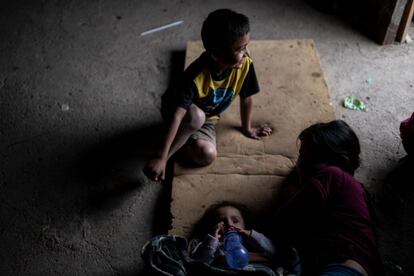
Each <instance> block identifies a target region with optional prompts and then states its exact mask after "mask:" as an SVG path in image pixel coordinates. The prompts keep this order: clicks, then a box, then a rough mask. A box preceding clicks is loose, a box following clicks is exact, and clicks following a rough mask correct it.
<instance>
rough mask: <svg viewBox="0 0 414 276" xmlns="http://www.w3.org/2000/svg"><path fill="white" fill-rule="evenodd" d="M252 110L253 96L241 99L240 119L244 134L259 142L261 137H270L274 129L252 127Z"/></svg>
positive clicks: (264, 126)
mask: <svg viewBox="0 0 414 276" xmlns="http://www.w3.org/2000/svg"><path fill="white" fill-rule="evenodd" d="M252 110H253V95H252V96H248V97H245V98H243V97H240V117H241V124H242V132H243V134H244V135H245V136H247V137H249V138H252V139H257V140H259V139H260V137H263V136H269V135H270V134H271V133H272V129H271V128H270V127H269V126H266V125H263V126H260V127H252Z"/></svg>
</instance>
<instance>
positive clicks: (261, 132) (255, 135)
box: [242, 125, 273, 140]
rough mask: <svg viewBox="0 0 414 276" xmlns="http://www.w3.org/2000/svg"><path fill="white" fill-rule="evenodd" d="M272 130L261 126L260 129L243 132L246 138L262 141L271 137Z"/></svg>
mask: <svg viewBox="0 0 414 276" xmlns="http://www.w3.org/2000/svg"><path fill="white" fill-rule="evenodd" d="M272 131H273V130H272V128H271V127H270V126H268V125H261V126H259V127H252V128H250V129H243V130H242V132H243V134H244V135H245V136H246V137H249V138H252V139H256V140H260V139H261V137H265V136H269V135H270V134H271V133H272Z"/></svg>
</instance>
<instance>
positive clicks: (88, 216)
mask: <svg viewBox="0 0 414 276" xmlns="http://www.w3.org/2000/svg"><path fill="white" fill-rule="evenodd" d="M24 2H27V3H24ZM222 7H228V8H232V9H234V10H236V11H238V12H242V13H244V14H246V15H248V16H249V17H250V19H251V30H252V39H303V38H310V39H313V40H314V41H315V43H316V46H317V49H318V51H319V54H320V58H321V63H322V67H323V69H324V71H325V77H326V79H327V83H328V86H329V89H330V91H331V95H332V103H333V106H334V108H335V113H336V116H337V118H341V119H344V120H346V121H347V122H348V123H349V124H350V125H351V126H352V127H353V128H354V129H355V131H356V132H357V134H358V135H359V137H360V140H361V145H362V166H361V168H360V169H359V170H358V172H357V175H356V176H357V178H358V179H359V180H361V181H362V182H363V183H364V184H365V185H366V187H367V188H368V190H369V191H370V192H371V193H372V195H373V198H374V200H375V201H374V202H375V204H376V205H375V206H376V209H377V214H378V225H379V237H380V249H381V254H382V256H383V259H384V261H385V263H386V265H387V267H388V270H389V275H414V263H413V262H412V261H411V258H412V256H413V254H414V252H413V251H414V234H413V233H414V221H413V212H414V209H413V205H414V202H413V200H412V196H411V194H408V195H406V197H405V200H404V201H396V200H393V199H389V198H388V197H387V196H388V195H389V193H388V192H387V193H385V196H384V193H383V192H382V191H383V190H384V189H383V186H384V185H383V182H384V179H385V177H386V175H387V174H388V173H389V172H390V171H391V170H392V169H393V167H395V166H396V164H397V163H398V160H399V159H400V158H401V157H403V156H404V155H405V152H404V149H403V148H402V145H401V142H400V138H399V123H400V121H401V120H403V119H405V118H407V117H409V116H410V115H411V113H412V112H413V111H414V70H413V68H414V43H411V44H400V45H397V44H396V45H390V46H379V45H377V44H375V43H374V42H373V41H372V40H370V39H369V38H367V37H366V36H365V35H364V34H362V33H360V32H359V31H358V30H356V29H354V28H352V27H351V26H350V25H349V24H347V23H346V22H343V21H341V20H340V19H337V18H335V17H333V16H331V15H329V14H325V13H322V12H320V11H318V10H315V9H314V8H312V7H310V6H309V5H307V4H306V3H305V2H303V1H299V0H289V1H281V0H280V1H265V0H263V1H248V0H240V1H218V0H213V1H200V0H193V1H184V0H182V1H178V0H171V1H167V0H152V1H98V0H97V1H76V0H73V1H51V0H43V1H32V2H29V1H14V2H13V4H12V5H7V4H0V156H1V157H0V158H1V162H0V260H1V261H0V274H1V275H137V274H140V273H142V269H143V267H144V265H143V262H142V260H141V257H140V249H141V247H142V245H143V244H144V242H145V241H147V240H148V239H149V238H150V237H151V236H152V235H153V234H155V233H160V232H162V230H163V229H164V228H163V225H162V223H160V222H164V221H167V220H166V218H167V216H166V206H168V198H169V195H168V192H169V191H168V187H163V186H162V185H161V184H157V183H151V182H149V181H147V180H146V179H145V178H144V176H143V174H142V172H141V169H142V167H143V164H144V163H145V161H146V160H147V159H148V156H149V154H150V153H151V150H152V148H153V147H154V145H155V144H156V143H155V141H156V140H157V138H158V134H157V133H158V131H159V128H158V126H159V125H160V123H161V116H160V114H159V108H160V103H161V99H160V96H161V95H162V93H163V92H164V90H165V89H166V87H167V86H168V83H169V82H170V81H171V76H172V75H174V73H175V71H176V70H177V69H176V68H180V67H182V66H183V62H184V60H183V59H184V55H183V53H184V51H185V47H186V42H187V41H188V40H197V39H200V28H201V24H202V22H203V20H204V18H205V17H206V15H207V14H208V13H209V12H211V11H213V10H214V9H217V8H222ZM178 20H183V21H184V22H183V24H181V25H179V26H176V27H174V28H171V29H168V30H164V31H161V32H157V33H153V34H150V35H147V36H140V33H141V32H143V31H146V30H149V29H151V28H153V27H156V26H159V25H163V24H167V23H170V22H175V21H178ZM410 33H411V35H412V37H414V33H413V31H412V29H411V31H410ZM348 95H353V96H355V97H357V98H359V99H362V100H363V101H365V103H366V105H367V108H368V111H366V112H363V111H353V110H349V109H345V108H343V107H342V101H343V99H344V98H345V97H346V96H348ZM412 182H413V181H412V180H411V184H414V183H412ZM386 203H387V204H386Z"/></svg>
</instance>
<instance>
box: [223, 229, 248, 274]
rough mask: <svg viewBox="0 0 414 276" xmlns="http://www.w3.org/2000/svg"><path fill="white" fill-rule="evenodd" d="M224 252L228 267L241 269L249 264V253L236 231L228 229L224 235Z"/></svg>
mask: <svg viewBox="0 0 414 276" xmlns="http://www.w3.org/2000/svg"><path fill="white" fill-rule="evenodd" d="M224 254H225V258H226V262H227V264H228V266H229V267H230V268H235V269H242V268H244V267H245V266H246V265H248V264H249V253H248V252H247V249H246V248H245V247H244V246H243V244H242V239H241V237H240V235H239V233H237V232H236V231H229V232H227V233H226V234H225V235H224Z"/></svg>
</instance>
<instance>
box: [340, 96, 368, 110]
mask: <svg viewBox="0 0 414 276" xmlns="http://www.w3.org/2000/svg"><path fill="white" fill-rule="evenodd" d="M344 107H346V108H349V109H352V110H362V111H367V107H366V106H365V104H364V102H363V101H361V100H358V99H357V98H355V97H353V96H347V97H346V98H345V100H344Z"/></svg>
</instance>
